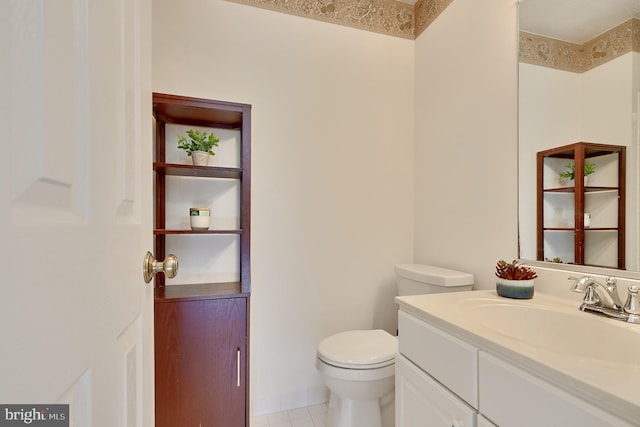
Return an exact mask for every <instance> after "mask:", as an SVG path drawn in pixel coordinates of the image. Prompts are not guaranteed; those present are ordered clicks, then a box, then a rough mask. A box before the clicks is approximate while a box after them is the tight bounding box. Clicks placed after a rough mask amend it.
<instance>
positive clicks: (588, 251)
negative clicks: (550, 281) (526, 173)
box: [537, 142, 626, 269]
mask: <svg viewBox="0 0 640 427" xmlns="http://www.w3.org/2000/svg"><path fill="white" fill-rule="evenodd" d="M586 162H589V163H592V164H594V165H595V170H596V172H595V173H593V174H590V175H589V176H588V179H587V180H585V176H584V165H585V163H586ZM574 165H575V167H573V166H574ZM570 168H573V170H574V173H575V176H574V178H575V179H574V180H571V181H569V180H568V179H567V178H562V177H561V174H562V173H563V172H566V171H567V170H569V169H570ZM537 182H538V195H537V205H538V206H537V218H538V219H537V223H538V226H537V229H538V232H537V240H538V242H537V259H538V260H540V261H543V260H545V259H553V258H559V259H563V260H570V262H571V263H575V264H579V265H587V264H589V265H601V266H602V265H604V266H609V267H617V268H620V269H623V268H624V250H625V247H624V245H625V238H624V232H625V183H626V147H624V146H616V145H606V144H594V143H587V142H578V143H575V144H569V145H565V146H561V147H555V148H551V149H548V150H544V151H540V152H538V153H537ZM585 182H586V185H585ZM585 214H587V217H586V218H585Z"/></svg>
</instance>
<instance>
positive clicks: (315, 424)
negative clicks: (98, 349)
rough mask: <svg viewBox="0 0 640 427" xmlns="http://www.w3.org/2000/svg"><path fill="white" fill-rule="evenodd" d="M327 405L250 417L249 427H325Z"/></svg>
mask: <svg viewBox="0 0 640 427" xmlns="http://www.w3.org/2000/svg"><path fill="white" fill-rule="evenodd" d="M326 418H327V404H326V403H325V404H321V405H315V406H309V407H306V408H299V409H293V410H291V411H283V412H276V413H275V414H268V415H260V416H257V417H251V427H325V420H326Z"/></svg>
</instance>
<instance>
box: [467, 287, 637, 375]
mask: <svg viewBox="0 0 640 427" xmlns="http://www.w3.org/2000/svg"><path fill="white" fill-rule="evenodd" d="M540 301H541V299H540V298H536V299H534V300H529V302H528V303H527V302H518V301H515V300H501V299H500V298H495V299H494V298H470V299H466V300H463V301H460V306H459V308H460V309H461V314H462V313H464V316H465V317H468V319H469V320H470V321H473V322H474V323H476V324H478V325H479V326H481V327H484V328H486V329H489V330H490V331H491V332H492V333H494V334H497V335H500V336H502V337H506V338H507V339H509V340H513V341H518V342H520V343H521V344H522V345H526V346H533V347H536V348H538V349H541V350H544V351H548V352H550V353H553V354H557V355H560V356H570V357H572V358H573V360H575V361H576V363H578V362H579V361H580V360H585V359H590V360H597V361H601V362H606V363H622V364H634V365H637V364H638V354H640V325H631V324H627V323H624V322H620V321H617V320H611V319H606V318H603V317H600V316H597V315H594V314H591V313H584V312H581V311H579V310H578V305H576V307H569V306H566V305H563V304H553V303H552V301H543V302H542V303H540Z"/></svg>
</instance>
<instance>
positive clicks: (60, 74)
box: [0, 0, 154, 427]
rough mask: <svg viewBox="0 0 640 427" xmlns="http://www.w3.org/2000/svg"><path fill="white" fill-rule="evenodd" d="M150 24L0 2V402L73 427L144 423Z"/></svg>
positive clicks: (144, 16) (92, 0)
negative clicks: (64, 407) (40, 408)
mask: <svg viewBox="0 0 640 427" xmlns="http://www.w3.org/2000/svg"><path fill="white" fill-rule="evenodd" d="M150 12H151V6H150V1H149V0H2V1H0V135H1V136H0V138H1V140H2V145H1V148H2V149H1V150H0V174H1V176H0V178H1V179H2V184H1V187H0V189H1V190H2V193H1V197H0V245H1V247H2V253H1V261H0V271H1V276H0V328H1V329H0V331H1V332H0V341H1V344H0V404H27V405H30V404H55V403H59V404H69V405H70V425H71V426H77V427H85V426H104V427H119V426H143V425H146V426H152V425H153V396H154V392H153V317H152V316H153V311H152V310H153V290H152V288H151V286H150V285H146V284H145V283H144V282H143V280H142V259H143V256H144V253H145V252H146V251H147V250H149V249H151V244H152V237H151V236H152V232H151V206H152V204H151V175H152V172H151V149H150V146H151V126H152V122H151V104H150V102H151V88H150V43H151V42H150ZM26 409H28V407H27V408H26ZM2 414H3V412H2V411H0V419H1V418H2ZM0 424H1V422H0ZM32 425H37V423H33V424H32Z"/></svg>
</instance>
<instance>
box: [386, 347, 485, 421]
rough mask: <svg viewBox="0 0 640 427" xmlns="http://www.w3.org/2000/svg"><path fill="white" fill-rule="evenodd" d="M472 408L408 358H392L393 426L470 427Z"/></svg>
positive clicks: (474, 414)
mask: <svg viewBox="0 0 640 427" xmlns="http://www.w3.org/2000/svg"><path fill="white" fill-rule="evenodd" d="M475 418H476V411H475V409H473V408H472V407H470V406H469V405H468V404H467V403H466V402H465V401H463V400H462V399H460V398H459V397H458V396H456V395H455V394H453V393H452V392H451V391H449V390H448V389H447V388H445V387H443V386H442V385H441V384H440V383H438V382H437V381H435V380H434V379H433V378H432V377H430V376H429V375H427V374H426V373H425V372H424V371H422V370H421V369H420V368H418V367H417V366H416V365H414V364H413V363H412V362H411V361H410V360H409V359H407V358H406V357H404V356H402V355H400V356H398V358H397V359H396V426H403V427H423V426H443V427H444V426H446V427H449V426H450V427H473V426H474V425H475Z"/></svg>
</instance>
